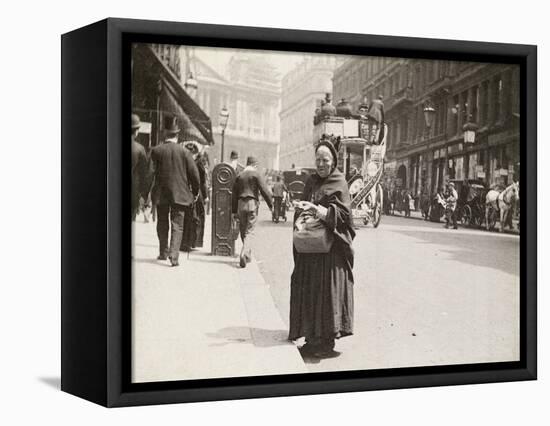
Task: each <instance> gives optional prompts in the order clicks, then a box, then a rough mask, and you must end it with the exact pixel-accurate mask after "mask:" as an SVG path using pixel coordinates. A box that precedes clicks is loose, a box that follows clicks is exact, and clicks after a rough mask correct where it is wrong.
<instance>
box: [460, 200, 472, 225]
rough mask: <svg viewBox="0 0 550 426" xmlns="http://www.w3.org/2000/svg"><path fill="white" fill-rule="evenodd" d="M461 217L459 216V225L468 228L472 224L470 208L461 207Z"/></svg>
mask: <svg viewBox="0 0 550 426" xmlns="http://www.w3.org/2000/svg"><path fill="white" fill-rule="evenodd" d="M460 213H461V215H460V223H461V224H462V225H464V226H469V225H471V224H472V220H473V218H472V209H471V208H470V206H468V205H466V206H464V207H462V210H461V212H460Z"/></svg>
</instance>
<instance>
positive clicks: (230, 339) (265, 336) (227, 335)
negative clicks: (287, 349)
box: [206, 327, 293, 348]
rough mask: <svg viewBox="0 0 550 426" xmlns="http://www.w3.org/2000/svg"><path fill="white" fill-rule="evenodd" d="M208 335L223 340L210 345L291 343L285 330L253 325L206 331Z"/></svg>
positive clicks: (281, 344)
mask: <svg viewBox="0 0 550 426" xmlns="http://www.w3.org/2000/svg"><path fill="white" fill-rule="evenodd" d="M206 335H207V336H208V337H210V338H213V339H220V340H224V341H223V342H219V343H213V344H211V345H210V346H225V345H230V344H234V343H252V344H253V345H254V346H257V347H260V348H269V347H273V346H283V345H293V343H292V342H290V341H289V340H288V331H287V330H266V329H262V328H254V327H225V328H222V329H220V330H218V331H217V332H215V333H207V334H206Z"/></svg>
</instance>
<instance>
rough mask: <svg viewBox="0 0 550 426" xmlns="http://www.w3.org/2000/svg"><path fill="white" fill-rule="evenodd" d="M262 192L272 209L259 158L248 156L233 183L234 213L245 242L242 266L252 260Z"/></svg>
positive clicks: (241, 259)
mask: <svg viewBox="0 0 550 426" xmlns="http://www.w3.org/2000/svg"><path fill="white" fill-rule="evenodd" d="M260 193H261V194H262V197H264V200H265V202H266V203H267V205H268V207H269V210H272V209H273V205H272V203H271V191H270V190H269V188H268V187H267V185H266V184H265V181H264V179H263V178H262V176H261V175H260V173H259V172H258V160H256V158H254V157H248V158H247V160H246V167H245V168H244V170H243V171H242V172H241V173H240V174H239V175H238V176H237V179H235V183H234V184H233V199H232V203H233V206H232V207H233V215H235V216H236V217H237V219H238V220H239V227H240V233H241V240H242V242H243V247H242V250H241V255H240V260H239V264H240V266H241V268H244V267H246V264H247V263H248V262H250V260H251V256H252V249H251V248H250V239H251V237H252V235H253V233H254V227H255V226H256V221H257V219H258V207H259V205H260Z"/></svg>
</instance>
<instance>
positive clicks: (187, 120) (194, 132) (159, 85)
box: [132, 44, 214, 148]
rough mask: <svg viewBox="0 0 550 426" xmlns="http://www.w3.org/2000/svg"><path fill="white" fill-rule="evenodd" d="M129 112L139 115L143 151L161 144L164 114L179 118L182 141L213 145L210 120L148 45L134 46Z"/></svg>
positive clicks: (140, 140) (140, 139)
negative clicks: (130, 110) (130, 109)
mask: <svg viewBox="0 0 550 426" xmlns="http://www.w3.org/2000/svg"><path fill="white" fill-rule="evenodd" d="M132 111H133V112H134V113H136V114H138V115H139V116H140V120H141V122H142V127H141V128H140V135H139V139H138V140H139V142H141V143H142V144H143V145H145V147H146V148H150V147H152V146H155V145H157V144H158V143H160V142H161V141H162V138H163V134H162V130H163V129H162V123H163V122H164V116H165V115H167V114H168V115H173V116H174V115H175V116H177V117H178V121H179V126H180V128H181V132H180V135H179V137H180V139H181V140H182V141H185V140H195V141H197V142H199V143H201V144H203V145H212V144H213V143H214V139H213V137H212V124H211V121H210V118H209V117H208V116H207V115H206V114H205V113H204V111H203V110H202V109H201V108H200V107H199V106H198V105H197V104H196V103H195V101H194V100H193V99H192V98H191V97H190V96H189V95H188V94H187V92H186V91H185V89H184V87H183V86H182V83H181V82H180V81H179V80H178V78H177V77H176V75H175V74H174V72H173V71H172V70H171V69H170V68H169V67H168V66H167V65H166V64H165V63H164V62H162V61H161V60H160V58H159V57H158V56H157V55H156V53H155V52H154V51H153V50H152V49H151V48H150V46H149V45H147V44H139V45H135V46H134V48H133V51H132Z"/></svg>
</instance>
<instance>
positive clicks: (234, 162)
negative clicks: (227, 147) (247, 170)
mask: <svg viewBox="0 0 550 426" xmlns="http://www.w3.org/2000/svg"><path fill="white" fill-rule="evenodd" d="M229 164H231V167H233V170H235V173H236V174H237V175H238V174H239V173H240V172H242V171H243V169H244V167H243V166H241V165H240V164H239V153H238V152H237V151H231V154H230V156H229Z"/></svg>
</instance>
